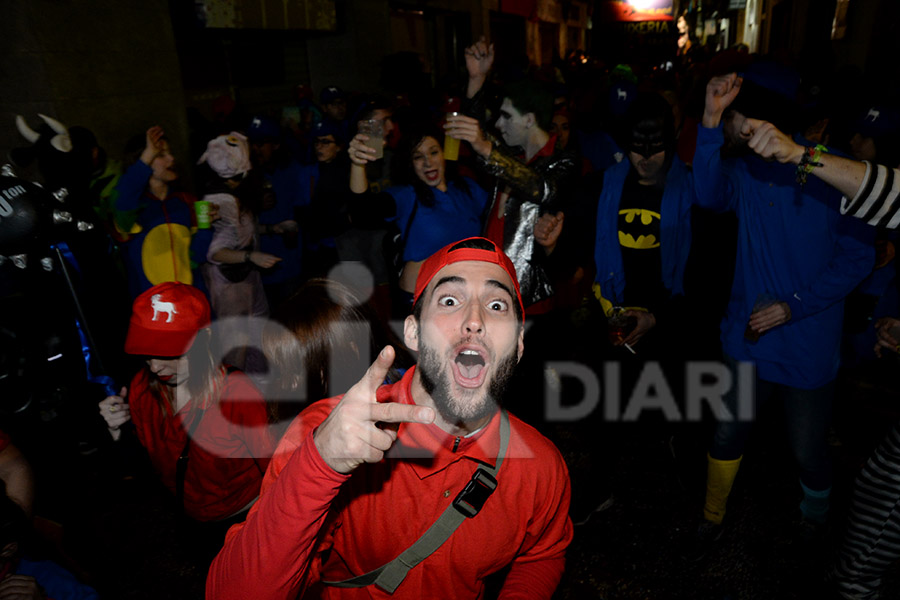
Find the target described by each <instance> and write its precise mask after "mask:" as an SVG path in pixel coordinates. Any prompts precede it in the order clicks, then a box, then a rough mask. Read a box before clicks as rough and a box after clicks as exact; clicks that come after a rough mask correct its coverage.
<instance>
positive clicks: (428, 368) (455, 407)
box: [416, 343, 518, 425]
mask: <svg viewBox="0 0 900 600" xmlns="http://www.w3.org/2000/svg"><path fill="white" fill-rule="evenodd" d="M517 363H518V359H517V357H516V353H515V352H512V353H510V355H509V356H507V357H506V358H504V359H502V360H501V361H500V363H499V364H498V365H497V370H496V372H495V373H494V376H493V377H492V378H491V382H490V384H488V389H487V392H486V393H485V396H484V397H483V398H481V399H480V400H475V399H473V398H472V396H474V394H475V393H477V392H478V391H480V390H472V391H471V393H470V394H466V396H468V397H464V398H453V397H452V396H450V388H451V380H450V374H449V373H448V369H446V368H442V367H441V363H440V361H439V360H438V357H437V354H436V353H435V352H434V351H433V350H432V349H431V348H430V347H428V346H425V345H424V344H421V343H420V347H419V361H418V366H417V367H416V368H417V369H418V371H419V377H420V379H421V381H422V387H423V388H424V389H425V391H426V392H427V393H428V395H429V396H431V399H432V400H433V401H434V406H435V408H437V411H438V412H439V413H440V414H441V417H442V418H443V419H444V420H445V421H447V422H448V423H451V424H453V425H465V424H466V423H477V422H478V421H480V420H482V419H484V418H486V417H488V416H489V415H491V414H493V413H494V412H495V411H496V410H497V409H498V408H499V407H500V403H501V400H502V399H503V396H504V394H506V388H507V385H508V384H509V380H510V378H511V377H512V374H513V371H514V370H515V368H516V364H517Z"/></svg>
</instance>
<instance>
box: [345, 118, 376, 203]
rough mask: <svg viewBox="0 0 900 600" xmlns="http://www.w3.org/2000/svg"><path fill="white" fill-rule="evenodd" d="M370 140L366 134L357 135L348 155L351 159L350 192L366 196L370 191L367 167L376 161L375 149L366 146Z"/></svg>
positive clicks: (348, 150) (351, 141)
mask: <svg viewBox="0 0 900 600" xmlns="http://www.w3.org/2000/svg"><path fill="white" fill-rule="evenodd" d="M368 139H369V136H367V135H366V134H364V133H357V134H356V135H355V136H353V139H352V140H350V147H349V148H348V149H347V154H348V156H349V157H350V162H351V164H350V191H351V192H353V193H354V194H365V193H366V192H367V191H369V179H368V177H367V176H366V165H367V164H368V163H369V162H371V161H373V160H375V154H376V152H375V149H374V148H370V147H368V146H366V140H368Z"/></svg>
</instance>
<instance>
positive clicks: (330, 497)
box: [0, 29, 900, 599]
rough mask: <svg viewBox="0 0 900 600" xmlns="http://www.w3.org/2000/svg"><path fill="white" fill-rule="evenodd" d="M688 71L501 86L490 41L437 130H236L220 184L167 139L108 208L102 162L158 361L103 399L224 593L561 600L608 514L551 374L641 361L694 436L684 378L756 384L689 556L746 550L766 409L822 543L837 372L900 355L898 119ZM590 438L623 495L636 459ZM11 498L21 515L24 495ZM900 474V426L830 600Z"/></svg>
mask: <svg viewBox="0 0 900 600" xmlns="http://www.w3.org/2000/svg"><path fill="white" fill-rule="evenodd" d="M679 30H680V29H679ZM689 48H690V41H689V40H685V41H684V43H681V42H680V44H679V58H680V60H682V61H683V62H681V63H679V66H677V67H676V68H674V69H671V70H669V69H665V68H652V69H646V68H644V69H641V68H637V67H635V68H634V69H632V68H631V67H626V66H621V65H620V66H619V67H617V68H615V69H610V70H608V71H607V72H606V76H605V78H604V79H602V80H601V81H599V82H594V81H590V82H589V81H588V78H585V77H584V76H583V75H579V73H578V72H576V71H572V72H571V73H567V74H563V73H561V72H557V73H556V74H555V75H556V78H555V79H552V80H549V81H548V80H547V79H546V77H545V78H543V79H541V77H539V76H537V75H536V74H534V73H526V72H524V71H521V72H520V71H517V70H516V69H506V70H503V71H502V72H495V68H494V67H495V65H494V63H495V50H494V47H493V45H492V44H490V43H489V42H488V41H486V40H485V39H481V40H479V41H477V42H475V43H474V44H472V45H471V46H469V47H468V48H466V50H465V65H466V75H467V78H466V80H465V81H463V82H460V83H459V85H458V86H457V88H456V89H448V90H441V92H444V97H443V98H442V99H441V101H439V102H435V103H434V105H433V106H419V105H411V104H409V103H404V101H403V98H399V99H397V98H395V99H385V98H381V97H375V96H372V97H369V96H365V95H362V94H346V93H345V92H344V91H342V90H341V89H339V88H337V87H333V86H332V87H328V88H325V89H324V90H323V91H322V92H321V95H320V101H321V102H320V107H313V106H312V105H311V103H310V102H309V101H306V103H305V104H304V105H303V107H302V108H303V110H302V111H301V114H302V115H303V118H302V119H299V120H290V121H285V120H281V119H280V118H279V117H280V116H281V115H270V114H260V115H255V116H248V117H247V118H244V119H241V118H239V115H238V113H235V117H234V118H232V119H230V120H228V121H226V122H227V123H228V125H227V127H224V128H222V129H221V130H220V131H216V132H215V135H214V136H213V137H211V139H208V140H206V145H205V148H204V149H203V152H202V154H201V155H200V156H198V157H197V160H196V161H194V160H191V162H196V164H197V170H196V177H195V178H194V179H195V180H196V181H198V182H200V184H199V185H198V189H202V192H201V193H197V194H191V193H189V192H188V191H186V190H185V189H184V187H183V186H182V185H180V180H181V178H180V177H179V169H178V166H177V161H176V159H175V157H173V155H172V153H171V148H170V146H169V142H168V140H167V138H166V134H165V131H164V130H163V128H162V127H160V126H158V125H155V126H153V127H151V128H149V129H148V130H147V131H146V132H145V133H144V134H141V135H139V136H136V137H135V138H134V139H133V140H131V141H130V142H129V144H128V146H127V150H128V152H127V153H126V156H125V157H124V160H123V164H124V167H123V168H122V169H121V173H120V174H117V175H116V176H115V178H114V181H115V184H114V185H113V184H110V182H109V174H108V168H107V165H105V164H104V165H98V169H97V173H98V177H100V176H101V174H102V178H103V185H102V186H99V185H98V186H94V187H93V188H91V189H93V190H95V191H96V197H95V198H93V203H94V205H95V210H96V213H97V215H98V219H99V222H100V223H101V224H102V225H104V226H105V227H106V228H107V232H108V235H109V236H110V238H111V239H112V240H114V241H115V245H114V248H115V251H114V252H113V253H112V254H111V255H110V256H109V260H110V261H111V262H112V263H114V264H116V265H118V267H119V268H120V269H121V270H122V272H123V273H124V274H125V278H124V280H125V281H127V286H128V289H129V291H130V294H131V300H132V305H131V306H132V310H131V316H130V321H129V322H128V323H127V324H123V326H122V329H123V332H127V333H125V334H124V335H123V338H124V353H126V354H128V355H130V356H133V357H136V359H137V360H138V361H139V362H138V363H137V366H138V369H137V373H136V374H134V375H133V376H132V374H131V373H129V374H128V377H131V380H130V384H128V385H127V386H122V387H121V388H120V389H119V390H118V392H117V393H116V394H110V395H108V396H107V397H105V398H97V402H98V408H99V413H100V415H101V416H102V418H103V422H104V423H105V425H106V428H107V430H108V433H109V436H110V438H111V439H112V440H114V443H112V444H110V445H109V448H107V449H105V451H110V452H123V448H125V447H127V446H129V445H131V446H133V447H134V448H138V449H139V450H140V451H141V452H145V453H146V455H147V456H148V457H149V459H150V462H151V463H152V465H153V468H154V470H155V472H156V474H157V475H158V477H159V479H160V480H161V482H162V483H163V484H164V485H165V487H166V488H168V489H169V490H170V492H171V494H172V495H173V497H174V498H175V499H176V502H175V504H174V506H175V507H176V509H177V511H178V513H179V515H178V516H179V521H178V522H179V527H180V529H181V530H182V531H181V533H182V537H183V539H184V543H185V544H188V545H189V546H190V547H191V548H193V549H194V551H195V553H196V556H197V557H198V561H199V562H200V563H201V564H203V565H204V568H206V566H207V565H208V566H209V576H208V580H207V588H206V589H207V597H209V598H295V597H300V596H302V597H327V598H337V597H341V598H344V597H353V598H357V597H359V598H369V597H380V596H379V594H380V593H381V591H382V590H383V591H387V592H389V593H393V591H394V590H397V594H396V595H399V596H402V597H409V598H421V597H435V596H440V597H442V598H443V597H454V598H455V597H459V598H478V597H482V596H483V595H484V591H485V581H486V579H487V578H488V577H489V576H492V575H494V574H496V573H498V572H501V571H505V579H503V582H502V592H501V594H500V596H501V597H504V598H550V597H551V596H552V595H553V593H554V590H555V589H556V587H557V585H558V584H559V582H560V579H561V577H562V574H563V572H564V569H565V555H566V548H567V546H568V545H569V543H570V542H571V540H572V537H573V531H574V527H575V526H577V525H578V524H582V523H584V522H586V521H587V519H588V518H590V515H591V514H594V512H595V511H597V510H602V509H603V508H605V507H608V506H609V503H610V501H611V499H610V496H609V494H607V493H604V494H600V495H599V496H598V494H597V493H596V489H597V486H593V488H592V489H589V486H585V485H583V484H579V482H577V481H576V482H574V486H573V484H572V482H570V480H569V471H568V468H567V465H566V460H565V457H564V455H563V454H561V453H560V452H559V451H558V450H557V448H556V446H555V445H554V442H553V441H551V440H553V439H554V431H555V428H560V427H566V426H567V425H566V424H565V423H554V422H553V416H552V414H551V411H548V410H547V406H546V397H545V394H546V390H548V389H549V388H552V387H553V386H554V385H555V386H557V387H560V388H561V389H562V390H563V393H564V395H565V394H569V395H571V398H576V397H577V396H578V394H580V393H581V392H582V391H583V389H582V388H580V387H578V386H572V385H571V382H570V381H565V380H564V379H561V378H560V376H559V373H558V372H556V371H554V369H553V368H550V367H548V365H549V364H551V362H555V361H569V362H574V363H578V364H583V365H586V366H588V368H589V369H591V370H593V372H595V373H597V374H598V375H599V374H601V373H603V372H604V368H603V365H604V364H606V363H609V362H612V361H615V362H618V363H620V364H621V365H622V371H621V389H622V390H624V391H625V394H624V396H623V397H624V398H629V397H630V398H631V400H632V401H634V400H635V398H636V400H637V404H636V406H640V405H641V402H642V400H646V403H645V404H644V408H645V409H646V410H645V411H644V412H648V413H652V414H651V415H650V416H651V417H652V416H659V413H662V416H664V417H667V418H669V419H671V420H672V421H677V420H678V419H680V418H681V416H683V414H684V412H685V410H686V399H685V395H686V394H689V393H690V390H689V389H686V388H685V386H684V383H683V381H682V380H683V379H684V378H685V368H686V365H687V363H688V361H690V360H691V359H698V360H699V359H706V358H709V356H710V355H711V354H712V355H717V356H720V360H721V363H722V364H723V365H724V367H725V368H724V371H723V373H724V375H723V381H727V382H730V385H729V384H728V383H726V384H725V388H726V389H727V391H725V392H724V393H723V394H722V395H721V397H720V398H719V399H718V401H715V400H710V402H709V411H708V413H706V414H704V415H701V417H702V418H706V419H708V420H709V421H710V422H712V423H713V429H714V432H713V435H712V439H711V440H710V441H709V445H708V456H707V485H706V495H705V503H704V504H703V505H702V506H698V507H697V529H696V532H695V533H694V548H693V551H694V552H696V555H697V557H698V559H699V558H702V556H703V555H704V553H707V552H709V551H710V550H711V549H713V548H715V544H716V543H717V542H718V540H719V539H720V538H721V537H722V532H723V530H724V529H725V528H727V526H728V523H729V518H728V516H727V514H726V505H727V501H728V497H729V494H730V491H731V489H732V485H733V483H734V481H735V479H736V477H737V476H738V472H739V467H740V465H741V461H742V459H743V455H744V451H745V448H746V446H747V440H748V438H749V436H750V435H751V433H752V430H753V425H754V423H755V421H756V419H755V416H756V415H757V414H758V412H759V411H760V410H761V409H762V408H763V407H764V406H765V405H767V404H770V403H773V402H779V403H780V404H781V405H782V407H783V409H784V420H785V425H786V431H787V434H788V441H789V448H790V451H791V453H792V458H793V460H794V463H795V464H796V472H797V478H798V496H799V497H800V502H799V505H798V506H797V518H796V524H797V527H796V531H795V532H794V535H795V536H796V537H797V539H798V540H799V541H800V542H801V543H807V544H810V545H814V544H821V543H823V542H824V541H825V539H826V531H827V526H828V524H829V523H830V522H832V521H833V520H834V515H833V514H832V511H831V496H832V487H833V482H834V478H833V474H832V465H831V459H830V455H829V449H828V446H827V443H826V439H827V436H828V435H829V430H830V427H831V423H832V412H833V411H832V407H833V405H834V395H835V381H836V378H837V377H838V371H839V368H840V366H841V365H842V363H847V362H859V361H875V360H877V358H876V356H877V357H880V356H881V355H882V354H890V353H898V352H900V294H898V279H897V277H896V262H895V259H894V256H895V255H894V252H895V251H894V243H895V240H896V235H895V230H896V229H897V227H898V225H900V197H898V196H900V183H898V182H900V171H898V168H900V157H898V155H897V153H896V151H895V148H896V147H898V142H900V111H898V109H897V107H895V106H892V105H891V104H890V103H889V102H888V101H886V100H884V99H882V98H874V97H873V98H871V99H865V101H858V102H857V103H856V104H855V105H848V104H847V103H842V102H839V101H837V100H838V99H837V97H836V96H837V90H824V91H823V90H822V89H820V88H817V87H815V86H812V85H810V83H809V82H808V81H807V80H805V79H804V78H803V77H801V73H800V72H799V71H797V70H795V69H794V68H792V67H791V66H789V65H786V64H783V63H779V62H776V61H774V60H770V59H767V58H764V57H757V56H749V55H747V54H746V53H743V52H740V51H728V52H724V53H722V54H720V55H718V56H716V57H714V58H713V59H712V60H710V61H708V62H702V63H700V62H692V60H690V56H691V55H690V53H689V52H688V50H689ZM563 75H569V80H568V81H566V82H565V83H563V81H562V80H563ZM804 75H805V74H804ZM814 88H815V89H814ZM829 92H832V96H830V97H829ZM434 95H435V96H438V95H439V94H437V93H435V94H434ZM448 107H450V109H448ZM857 109H858V110H859V111H860V112H859V113H858V114H857V112H855V111H856V110H857ZM285 114H288V113H287V112H286V113H285ZM186 158H187V157H184V158H183V159H182V162H183V161H184V160H185V159H186ZM198 198H199V200H198ZM722 213H729V214H730V215H732V216H729V217H723V216H719V215H720V214H722ZM726 218H730V219H733V221H725V220H724V219H726ZM726 222H732V223H736V225H734V226H733V228H732V229H730V230H729V229H728V228H727V227H726V228H724V233H722V232H721V231H719V229H720V227H722V226H723V224H725V223H726ZM716 245H719V249H718V250H717V251H715V252H713V253H712V254H715V255H714V256H713V255H710V253H709V252H703V251H702V250H708V249H709V248H710V247H714V246H716ZM725 263H728V264H725ZM348 265H354V266H356V267H364V268H363V269H362V270H352V269H351V270H350V271H348V270H347V266H348ZM348 273H351V275H349V276H348ZM861 297H862V298H865V299H867V301H866V302H859V301H854V299H859V298H861ZM716 298H721V302H719V303H717V302H716V301H715V299H716ZM845 308H846V311H845ZM851 320H853V321H856V322H862V323H863V325H862V326H861V327H860V328H859V329H857V330H854V329H853V328H852V327H850V326H849V325H848V323H849V322H850V321H851ZM398 324H399V327H397V325H398ZM398 334H400V335H399V337H398ZM717 334H718V336H719V340H720V343H721V347H720V348H711V347H710V346H711V345H713V346H714V345H715V341H714V340H715V338H716V335H717ZM711 340H712V341H711ZM719 350H721V353H719ZM517 365H518V367H517ZM746 365H752V369H751V371H750V376H749V377H748V376H747V372H748V371H747V370H746V369H745V368H744V367H745V366H746ZM652 369H656V371H654V372H659V373H661V374H662V376H663V377H664V380H665V381H667V382H668V383H669V385H668V389H669V390H671V391H670V395H671V396H672V401H673V402H672V405H671V410H670V408H669V406H668V405H666V403H665V402H662V403H660V402H656V403H654V402H653V399H654V398H655V399H657V400H658V399H659V394H660V390H659V387H658V386H657V387H656V389H655V391H654V393H653V394H651V393H650V391H649V387H648V385H647V383H646V380H647V379H646V378H647V373H648V372H650V370H652ZM575 388H578V389H577V390H576V389H575ZM541 390H545V392H542V391H541ZM641 391H642V392H641ZM641 393H643V394H644V396H646V398H645V397H638V396H641ZM654 394H656V395H654ZM650 396H653V398H650ZM571 398H570V399H571ZM648 398H649V399H648ZM662 405H665V406H664V407H663V408H660V406H662ZM507 411H509V412H507ZM637 412H638V414H633V415H631V417H629V416H628V414H629V411H628V410H626V412H625V415H624V417H623V416H621V415H619V416H618V418H624V419H626V420H628V419H629V418H630V419H631V420H638V421H639V420H641V419H642V418H644V417H645V416H647V415H644V414H640V412H641V411H637ZM600 413H603V414H602V415H601V414H600ZM679 415H681V416H679ZM609 417H610V412H609V411H608V410H607V411H603V410H599V409H598V410H597V411H595V412H594V413H593V414H591V415H589V416H586V417H585V419H586V420H587V421H588V422H591V423H593V422H594V421H593V420H601V419H603V418H609ZM897 427H900V424H898V426H897ZM12 433H13V434H14V433H15V432H12ZM579 443H580V444H582V446H583V448H585V449H587V450H588V451H589V452H591V453H594V454H596V455H597V456H596V461H595V462H596V465H597V468H596V471H597V472H596V473H595V475H596V477H597V481H601V482H602V481H603V480H604V477H605V474H604V473H603V472H602V471H603V467H602V465H603V464H604V461H606V460H609V457H608V456H605V457H602V458H601V456H600V454H604V455H608V454H609V453H615V452H616V450H615V449H614V448H609V447H608V446H607V445H604V444H603V442H602V440H598V439H583V440H580V441H579ZM2 456H3V453H2V451H0V458H2ZM20 473H21V471H20ZM0 477H2V478H3V480H4V481H5V482H6V485H7V488H6V489H7V494H8V496H9V497H10V498H11V499H12V500H13V501H14V502H13V503H12V504H11V506H16V505H20V506H21V507H22V508H23V509H24V510H25V512H26V513H28V511H29V510H30V505H31V501H30V499H29V494H30V493H31V492H29V491H27V490H28V488H29V487H30V486H29V485H28V484H27V481H26V482H25V483H26V485H25V486H24V487H25V489H26V491H25V492H22V491H14V490H17V489H19V490H20V489H21V487H22V486H21V485H16V484H21V483H22V482H21V477H20V478H19V480H18V481H17V480H16V479H12V478H7V477H6V476H4V475H3V473H0ZM29 477H30V476H29ZM898 482H900V429H898V428H895V429H893V430H892V432H891V433H890V435H889V436H888V437H887V438H886V439H885V440H884V442H883V443H882V445H881V446H880V447H879V448H878V449H877V451H876V452H875V453H874V455H873V456H872V457H871V458H870V459H869V461H868V462H867V463H866V465H865V466H864V467H863V469H862V470H861V472H860V474H859V477H858V480H857V482H856V485H855V487H854V490H853V500H852V506H851V508H850V513H849V516H848V517H846V519H847V528H846V533H843V534H840V535H837V536H835V537H834V542H835V544H836V558H835V559H834V560H833V561H832V562H831V563H829V564H828V565H823V570H824V571H825V572H827V574H828V583H827V588H828V590H829V593H832V594H834V597H835V598H846V599H869V598H875V597H877V594H878V588H879V586H880V584H881V580H882V577H883V576H884V573H885V572H886V570H887V569H888V568H889V567H890V566H891V565H892V564H893V563H894V562H895V561H896V560H897V559H898V558H900V551H898V548H900V533H898V531H900V512H898V511H897V508H896V507H897V505H898V500H900V484H898ZM599 487H601V488H602V487H604V486H603V485H602V484H601V485H600V486H599ZM23 494H24V496H23ZM573 523H574V524H573ZM17 526H18V525H17ZM420 563H423V564H420ZM16 581H17V585H26V584H25V583H22V580H16ZM4 585H5V583H4V582H0V598H3V597H6V596H4V592H3V589H4ZM27 585H29V586H32V587H30V588H28V589H29V590H32V589H33V590H35V591H34V595H33V596H27V597H29V598H31V597H33V598H40V597H42V596H40V595H37V594H39V593H40V592H39V588H38V587H37V586H34V584H33V583H28V584H27ZM376 587H377V588H378V590H379V591H375V588H376ZM22 597H26V596H24V595H23V596H22ZM79 597H80V596H79ZM85 597H88V596H85Z"/></svg>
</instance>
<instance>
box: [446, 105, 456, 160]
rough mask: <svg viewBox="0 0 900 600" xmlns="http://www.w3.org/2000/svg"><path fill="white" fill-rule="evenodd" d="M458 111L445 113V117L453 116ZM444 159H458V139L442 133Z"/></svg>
mask: <svg viewBox="0 0 900 600" xmlns="http://www.w3.org/2000/svg"><path fill="white" fill-rule="evenodd" d="M458 114H459V113H456V112H451V113H447V117H455V116H456V115H458ZM444 160H459V140H458V139H456V138H453V137H450V136H449V135H444Z"/></svg>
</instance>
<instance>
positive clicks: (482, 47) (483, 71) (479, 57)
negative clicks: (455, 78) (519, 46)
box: [465, 36, 494, 79]
mask: <svg viewBox="0 0 900 600" xmlns="http://www.w3.org/2000/svg"><path fill="white" fill-rule="evenodd" d="M465 55H466V70H467V71H468V72H469V77H472V78H482V79H483V78H485V77H487V75H488V73H490V71H491V67H492V66H493V64H494V45H493V44H488V43H487V41H486V40H485V38H484V36H481V39H479V40H478V41H477V42H475V43H474V44H472V45H471V46H469V47H468V48H466V50H465Z"/></svg>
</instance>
